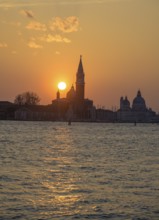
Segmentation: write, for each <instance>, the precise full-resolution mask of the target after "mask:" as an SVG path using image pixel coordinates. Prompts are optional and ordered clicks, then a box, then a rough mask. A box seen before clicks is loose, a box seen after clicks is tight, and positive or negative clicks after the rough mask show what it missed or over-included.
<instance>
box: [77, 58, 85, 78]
mask: <svg viewBox="0 0 159 220" xmlns="http://www.w3.org/2000/svg"><path fill="white" fill-rule="evenodd" d="M77 74H78V75H84V70H83V64H82V55H80V61H79V65H78V70H77Z"/></svg>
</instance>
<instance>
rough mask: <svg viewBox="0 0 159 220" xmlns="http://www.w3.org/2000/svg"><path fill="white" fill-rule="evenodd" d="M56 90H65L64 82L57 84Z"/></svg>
mask: <svg viewBox="0 0 159 220" xmlns="http://www.w3.org/2000/svg"><path fill="white" fill-rule="evenodd" d="M58 89H59V90H65V89H66V83H65V82H59V83H58Z"/></svg>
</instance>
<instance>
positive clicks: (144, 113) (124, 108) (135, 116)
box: [117, 90, 156, 122]
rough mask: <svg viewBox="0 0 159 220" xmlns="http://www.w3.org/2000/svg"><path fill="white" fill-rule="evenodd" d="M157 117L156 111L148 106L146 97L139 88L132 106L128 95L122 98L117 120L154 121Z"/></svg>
mask: <svg viewBox="0 0 159 220" xmlns="http://www.w3.org/2000/svg"><path fill="white" fill-rule="evenodd" d="M155 119H156V113H155V112H154V111H152V109H150V108H149V109H148V108H147V107H146V102H145V99H144V98H143V97H142V95H141V91H140V90H138V92H137V95H136V97H135V98H134V99H133V102H132V107H130V102H129V100H128V98H127V97H125V98H123V97H121V98H120V109H119V110H118V111H117V120H118V121H119V122H153V121H154V120H155Z"/></svg>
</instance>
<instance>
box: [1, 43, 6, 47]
mask: <svg viewBox="0 0 159 220" xmlns="http://www.w3.org/2000/svg"><path fill="white" fill-rule="evenodd" d="M7 47H8V44H6V43H0V48H7Z"/></svg>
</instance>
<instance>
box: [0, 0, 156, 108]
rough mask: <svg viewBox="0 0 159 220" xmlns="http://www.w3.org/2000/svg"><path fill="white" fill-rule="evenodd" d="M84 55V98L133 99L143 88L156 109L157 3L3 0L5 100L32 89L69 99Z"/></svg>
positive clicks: (0, 84)
mask: <svg viewBox="0 0 159 220" xmlns="http://www.w3.org/2000/svg"><path fill="white" fill-rule="evenodd" d="M80 55H82V61H83V67H84V71H85V83H86V84H85V97H86V98H89V99H92V100H93V101H94V104H95V105H96V106H97V107H104V108H106V109H117V108H119V101H120V97H121V96H127V97H128V99H129V101H130V103H131V104H132V101H133V99H134V98H135V96H136V94H137V91H138V90H139V89H140V90H141V94H142V96H143V98H144V99H145V101H146V105H147V107H148V108H149V107H151V108H152V109H153V110H155V111H156V112H159V0H0V100H1V101H4V100H7V101H11V102H14V99H15V96H16V95H17V94H20V93H23V92H26V91H33V92H35V93H37V94H38V95H39V97H40V98H41V104H51V102H52V100H53V99H55V98H56V92H57V89H58V88H57V84H58V82H59V81H65V82H66V83H67V89H66V90H65V91H62V92H61V97H65V96H66V93H67V91H68V90H69V89H70V87H71V85H72V84H73V85H75V81H76V72H77V68H78V64H79V59H80Z"/></svg>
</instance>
